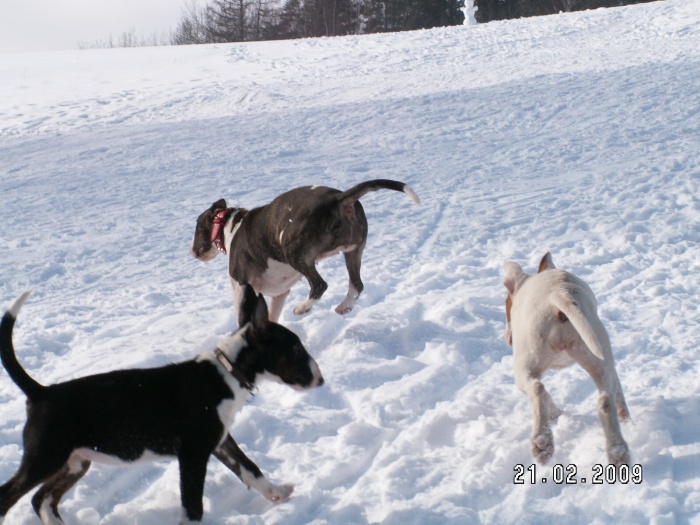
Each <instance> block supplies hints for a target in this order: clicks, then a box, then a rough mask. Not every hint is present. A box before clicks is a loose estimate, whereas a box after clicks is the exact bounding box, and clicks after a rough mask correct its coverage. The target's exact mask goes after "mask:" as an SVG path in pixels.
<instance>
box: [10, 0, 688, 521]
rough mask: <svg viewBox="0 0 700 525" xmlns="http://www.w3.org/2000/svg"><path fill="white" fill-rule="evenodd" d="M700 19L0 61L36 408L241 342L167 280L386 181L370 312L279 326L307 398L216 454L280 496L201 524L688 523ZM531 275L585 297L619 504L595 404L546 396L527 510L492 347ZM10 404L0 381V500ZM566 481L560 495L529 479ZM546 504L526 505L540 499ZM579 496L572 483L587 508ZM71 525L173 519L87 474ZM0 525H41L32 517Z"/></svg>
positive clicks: (271, 412)
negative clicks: (275, 487) (321, 205)
mask: <svg viewBox="0 0 700 525" xmlns="http://www.w3.org/2000/svg"><path fill="white" fill-rule="evenodd" d="M698 86H700V0H669V1H667V2H659V3H653V4H646V5H639V6H630V7H624V8H618V9H608V10H598V11H591V12H584V13H575V14H562V15H558V16H552V17H543V18H536V19H535V18H533V19H524V20H517V21H508V22H495V23H491V24H486V25H482V26H471V27H456V28H447V29H436V30H430V31H419V32H412V33H403V34H386V35H373V36H362V37H347V38H327V39H318V40H299V41H294V42H268V43H252V44H236V45H216V46H214V45H211V46H199V47H181V48H142V49H123V50H93V51H72V52H55V53H12V54H7V53H6V54H0V202H1V207H0V213H1V214H2V215H1V217H0V218H1V219H2V220H0V250H1V253H2V256H1V258H0V261H1V264H0V301H1V302H2V308H4V307H5V305H7V304H9V303H10V301H11V300H13V299H14V298H15V297H16V296H17V295H19V293H20V292H21V291H23V290H25V289H27V288H33V289H34V293H33V294H32V296H31V298H30V300H29V302H28V303H27V305H26V306H25V308H24V309H23V310H22V314H21V316H20V319H19V322H18V325H17V328H16V330H15V338H16V347H17V351H18V355H19V358H20V360H21V362H22V363H23V364H24V365H25V366H26V367H27V369H28V370H29V371H30V373H31V374H32V375H33V376H34V377H36V378H37V379H39V380H40V381H41V382H43V383H51V382H57V381H63V380H66V379H69V378H74V377H77V376H80V375H85V374H90V373H97V372H102V371H106V370H111V369H114V368H123V367H133V366H156V365H161V364H164V363H169V362H173V361H178V360H183V359H188V358H191V357H194V356H195V355H197V354H198V353H199V352H201V351H203V350H209V349H211V348H212V347H213V346H214V345H215V343H216V341H217V340H218V338H219V337H220V336H221V335H223V334H225V333H227V332H228V331H230V330H232V329H233V328H234V324H235V323H234V317H233V314H232V309H231V291H230V288H229V284H228V281H227V278H226V264H225V260H224V258H223V257H219V258H217V259H215V260H214V261H213V262H211V263H208V264H203V263H200V262H198V261H196V260H194V259H193V258H191V257H190V255H189V254H188V248H189V242H190V239H191V236H192V233H193V229H194V221H195V218H196V217H197V215H198V214H199V213H200V212H201V211H203V210H204V208H206V207H207V206H209V205H210V204H211V203H212V202H213V201H214V200H216V199H218V198H220V197H225V198H227V200H228V201H229V202H231V203H236V204H239V205H242V206H246V207H253V206H257V205H260V204H263V203H266V202H268V201H269V200H271V199H272V198H273V197H274V196H276V195H277V194H279V193H281V192H283V191H285V190H288V189H290V188H293V187H296V186H300V185H307V184H324V185H329V186H334V187H338V188H347V187H350V186H351V185H354V184H355V183H357V182H360V181H363V180H367V179H371V178H393V179H398V180H402V181H405V182H407V183H408V184H410V185H411V186H412V187H413V188H414V189H415V191H416V192H417V193H418V194H419V195H420V197H421V199H422V202H423V205H422V206H421V207H417V206H415V205H414V204H413V203H412V202H410V201H409V200H408V199H406V198H405V197H404V196H402V195H399V194H396V193H394V192H380V193H375V194H370V195H367V196H366V197H365V198H364V199H363V204H364V206H365V209H366V211H367V215H368V219H369V225H370V234H369V240H368V245H367V249H366V250H365V255H364V260H363V279H364V282H365V285H366V289H365V292H364V294H363V295H362V297H361V298H360V300H359V301H358V303H357V305H356V307H355V310H354V311H353V312H352V313H350V314H349V315H348V316H346V317H340V316H338V315H336V314H335V313H334V312H333V307H334V306H335V305H336V304H337V303H338V302H339V301H340V300H341V299H342V297H344V295H345V291H346V289H347V288H346V286H347V277H346V273H345V268H344V264H343V261H342V258H333V259H328V260H324V261H323V262H322V263H321V264H320V271H321V273H322V275H324V277H325V278H326V280H327V281H328V283H329V285H330V286H329V289H328V291H327V292H326V294H325V295H324V297H323V299H322V301H321V302H320V303H319V304H318V305H317V306H316V307H315V308H314V309H313V310H312V312H311V313H309V314H307V315H306V316H303V317H296V316H295V315H294V314H293V313H292V305H293V304H296V303H298V302H299V301H301V300H302V299H303V297H304V296H305V295H306V294H307V293H308V287H307V285H306V283H301V284H299V285H297V286H296V287H295V288H294V289H293V291H292V295H291V297H290V299H289V300H288V303H287V307H286V308H285V311H284V312H283V315H282V319H281V321H282V322H283V323H284V324H285V325H287V326H288V327H289V328H291V329H292V330H294V331H295V332H296V333H297V334H299V336H300V337H301V338H302V340H303V341H304V342H305V344H306V346H307V348H308V349H309V351H310V352H311V353H312V354H313V355H314V356H315V357H316V358H317V360H318V362H319V364H320V366H321V369H322V371H323V373H324V376H325V378H326V381H327V382H326V385H324V386H323V387H322V388H320V389H317V390H314V391H311V392H308V393H297V392H293V391H291V390H289V389H285V388H284V387H282V386H281V385H277V384H264V385H262V386H261V388H260V391H259V393H258V395H256V396H255V397H254V398H253V399H252V400H251V402H250V403H249V404H248V405H247V406H246V407H245V408H244V410H243V411H242V412H241V413H240V416H239V418H238V419H237V421H236V423H235V424H234V426H233V427H232V433H233V435H234V436H235V437H236V438H237V439H238V441H239V442H240V443H241V445H242V446H243V447H244V449H245V450H246V451H247V452H248V453H249V454H250V456H251V457H252V458H253V459H254V460H255V461H256V462H257V463H258V464H259V465H260V466H261V468H262V469H263V470H264V472H265V473H266V474H267V475H268V477H269V478H270V479H271V480H272V481H275V482H286V483H294V484H295V485H296V490H295V493H294V497H293V498H292V499H291V500H290V501H289V502H287V503H283V504H281V505H278V506H274V505H272V504H270V503H268V502H267V501H266V500H265V499H264V498H263V497H261V496H260V495H258V494H257V493H255V492H250V491H247V490H246V489H245V487H244V486H243V485H242V484H241V483H240V482H239V481H238V480H237V479H236V478H235V477H234V476H233V475H232V474H231V473H230V472H228V471H227V470H226V469H225V468H224V467H223V466H222V465H221V464H219V463H218V462H216V461H215V460H212V461H211V462H210V464H209V473H208V477H207V485H206V491H205V496H206V502H205V505H206V513H205V523H209V524H215V523H216V524H219V523H226V524H256V525H257V524H262V523H265V524H285V525H296V524H299V525H301V524H313V525H336V524H338V525H350V524H358V525H363V524H369V523H382V524H386V525H392V524H401V525H407V524H420V525H425V524H435V525H438V524H439V525H443V524H459V525H464V524H473V523H494V524H496V523H517V524H542V523H562V522H566V523H572V524H589V523H596V524H602V523H610V524H621V523H630V524H632V523H635V524H636V523H655V524H659V525H660V524H671V523H676V524H683V523H695V524H697V523H700V416H699V415H698V414H700V398H699V396H698V394H699V391H700V381H699V380H698V377H700V366H699V365H698V362H699V361H698V346H699V343H700V337H699V335H698V334H699V333H700V332H699V330H698V310H699V309H700V298H699V297H700V285H698V275H699V274H700V247H699V246H698V241H700V226H699V222H700V202H699V197H700V192H699V191H698V190H699V189H698V184H699V182H700V89H699V88H698ZM547 250H550V251H551V252H552V253H553V256H554V260H555V263H557V265H558V266H559V267H562V268H565V269H569V270H572V271H574V272H575V273H577V274H578V275H580V276H581V277H583V278H584V279H585V280H586V281H587V282H588V283H589V284H590V286H591V288H592V289H593V290H594V291H595V293H596V295H597V297H598V301H599V305H600V315H601V318H602V319H603V321H604V323H605V324H606V325H607V327H608V331H609V332H610V335H611V338H612V342H613V349H614V352H615V355H616V359H617V370H618V373H619V375H620V378H621V381H622V386H623V389H624V391H625V394H626V397H627V402H628V405H629V408H630V411H631V413H632V421H631V422H630V423H627V424H625V425H624V426H623V433H624V435H625V437H626V439H627V440H628V443H629V445H630V448H631V450H632V453H633V456H634V461H635V463H638V464H640V465H642V467H643V481H642V483H640V484H633V483H630V484H627V485H622V484H620V483H615V484H602V485H592V484H591V483H590V479H591V474H592V468H593V466H594V465H595V464H598V463H604V462H605V451H604V442H603V435H602V430H601V428H600V424H599V421H598V416H597V412H596V391H595V387H594V385H593V383H592V381H591V380H590V379H589V378H588V377H587V376H586V375H585V373H584V372H583V371H581V370H580V369H578V368H571V369H567V370H564V371H560V372H557V373H549V374H547V376H546V377H545V383H546V384H547V386H548V388H549V390H550V392H551V394H552V396H553V398H554V400H555V402H557V403H558V404H559V405H560V406H562V408H564V410H565V412H564V414H563V415H562V416H561V417H560V418H559V421H558V422H557V423H556V425H555V426H554V437H555V443H556V447H557V450H556V452H555V455H554V458H553V460H552V462H551V464H550V465H549V466H547V467H539V468H538V470H537V478H538V479H537V483H535V484H532V483H530V482H529V479H528V480H527V482H526V483H525V484H524V485H518V484H514V482H513V481H514V475H515V470H514V469H515V467H516V465H523V466H524V467H528V466H529V465H530V464H532V463H533V460H532V457H531V455H530V446H529V434H530V424H531V423H530V409H529V405H528V401H527V398H526V396H525V395H524V394H522V393H521V392H520V391H518V390H517V388H516V387H515V385H514V381H513V373H512V357H511V353H510V348H509V347H508V346H507V345H506V344H505V342H504V340H503V330H504V312H503V300H504V290H505V289H504V288H503V286H502V284H501V278H502V270H501V268H502V265H503V263H504V261H506V260H516V261H517V262H519V263H521V264H522V265H523V266H524V267H526V268H527V269H528V270H529V271H534V270H535V269H536V264H537V262H538V261H539V258H540V257H541V256H542V254H543V253H544V252H545V251H547ZM24 419H25V414H24V399H23V398H22V396H21V395H20V392H19V390H18V389H17V388H16V386H15V385H14V384H13V383H12V382H11V381H10V380H9V378H8V377H7V374H6V373H5V372H4V371H0V480H2V481H4V480H6V479H8V478H9V477H10V476H11V475H12V474H13V473H14V471H15V470H16V468H17V466H18V463H19V459H20V455H21V446H22V445H21V431H22V427H23V423H24ZM554 464H561V465H564V466H567V465H575V466H576V467H577V470H578V475H577V478H578V480H579V483H577V484H576V485H566V484H558V483H555V479H554V476H553V469H554V467H553V465H554ZM542 477H544V478H546V479H547V482H546V483H543V482H542V481H541V478H542ZM583 477H585V478H587V483H585V484H584V483H581V479H580V478H583ZM62 510H63V515H64V517H65V518H66V521H67V523H83V524H97V523H100V524H105V525H116V524H119V525H133V524H141V525H153V524H162V523H174V522H175V521H176V520H177V518H178V516H179V513H180V505H179V489H178V473H177V465H176V463H175V462H163V463H156V464H150V465H140V466H137V467H133V468H123V469H121V468H110V467H105V466H99V465H95V466H94V467H93V469H92V470H91V471H90V473H88V475H87V476H86V477H85V478H84V480H83V481H82V482H81V483H80V484H79V485H78V486H77V487H76V489H75V490H73V491H71V492H70V493H69V494H68V495H67V497H66V499H65V500H64V503H63V506H62ZM6 523H7V524H12V525H14V524H26V525H28V524H34V523H38V521H37V519H36V518H35V517H34V515H33V512H32V510H31V504H30V501H29V498H28V497H25V498H24V499H23V500H21V501H20V502H19V503H18V504H17V505H16V506H15V507H14V508H13V509H12V511H11V512H10V514H8V518H7V520H6Z"/></svg>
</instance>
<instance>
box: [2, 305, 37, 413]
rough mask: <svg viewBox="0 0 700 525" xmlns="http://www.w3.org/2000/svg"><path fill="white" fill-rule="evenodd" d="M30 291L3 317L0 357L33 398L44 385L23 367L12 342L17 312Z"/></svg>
mask: <svg viewBox="0 0 700 525" xmlns="http://www.w3.org/2000/svg"><path fill="white" fill-rule="evenodd" d="M29 293H30V292H24V293H23V294H22V295H20V296H19V297H18V298H17V299H16V300H15V302H14V303H12V306H10V308H9V309H8V310H7V312H5V315H4V316H3V317H2V322H1V323H0V358H2V364H3V366H4V367H5V370H7V373H8V374H10V378H11V379H12V380H13V381H14V382H15V383H16V384H17V386H18V387H20V389H22V392H24V394H25V395H26V396H27V397H28V398H29V399H30V400H32V399H36V398H37V397H39V395H40V394H41V391H42V390H44V387H43V386H42V385H40V384H39V383H37V382H36V381H35V380H34V379H32V378H31V377H30V375H29V374H28V373H27V372H26V370H25V369H24V368H22V365H20V364H19V361H17V356H16V355H15V347H14V345H13V344H12V330H13V329H14V327H15V321H16V319H17V314H18V313H19V311H20V309H21V308H22V305H23V304H24V301H26V300H27V297H29Z"/></svg>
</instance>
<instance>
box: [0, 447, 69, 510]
mask: <svg viewBox="0 0 700 525" xmlns="http://www.w3.org/2000/svg"><path fill="white" fill-rule="evenodd" d="M25 442H26V441H25ZM64 463H65V459H64V460H62V461H60V460H56V456H53V457H50V456H48V455H47V454H41V453H37V454H33V453H32V452H31V450H28V449H25V453H24V456H23V457H22V463H21V464H20V467H19V470H17V473H16V474H15V475H14V476H13V477H12V478H11V479H10V480H9V481H8V482H7V483H5V484H4V485H2V486H0V523H1V522H2V520H4V518H5V515H6V514H7V512H8V511H9V510H10V509H11V508H12V506H13V505H14V504H15V503H17V501H18V500H19V499H20V498H21V497H22V496H24V495H25V494H26V493H27V492H29V491H30V490H32V489H33V488H34V487H36V486H37V485H39V484H40V483H42V482H43V481H44V480H45V479H48V478H50V477H51V476H53V475H54V474H55V473H56V472H57V471H58V470H59V469H60V467H61V466H62V465H63V464H64ZM45 523H46V522H45ZM48 523H50V522H48Z"/></svg>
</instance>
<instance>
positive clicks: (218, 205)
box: [209, 199, 228, 215]
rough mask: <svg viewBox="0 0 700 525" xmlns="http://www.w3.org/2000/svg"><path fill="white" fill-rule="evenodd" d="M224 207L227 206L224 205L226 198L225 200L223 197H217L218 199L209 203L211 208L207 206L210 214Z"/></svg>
mask: <svg viewBox="0 0 700 525" xmlns="http://www.w3.org/2000/svg"><path fill="white" fill-rule="evenodd" d="M226 208H228V206H226V200H225V199H219V200H218V201H216V202H215V203H214V204H212V205H211V208H209V209H210V210H211V212H212V215H214V214H215V213H216V212H217V211H219V210H225V209H226Z"/></svg>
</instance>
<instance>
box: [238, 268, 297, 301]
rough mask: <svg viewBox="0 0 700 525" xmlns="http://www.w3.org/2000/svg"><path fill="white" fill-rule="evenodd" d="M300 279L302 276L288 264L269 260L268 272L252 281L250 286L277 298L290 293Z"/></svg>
mask: <svg viewBox="0 0 700 525" xmlns="http://www.w3.org/2000/svg"><path fill="white" fill-rule="evenodd" d="M299 279H301V274H300V273H299V272H298V271H296V270H295V269H294V268H292V267H291V266H289V265H288V264H285V263H282V262H279V261H275V260H273V259H268V260H267V270H265V272H264V273H263V274H262V275H260V276H258V277H254V278H253V279H251V281H250V285H251V286H252V287H253V288H254V289H255V291H257V292H259V293H262V294H264V295H268V296H270V297H277V296H278V295H282V294H283V293H286V292H287V291H289V289H290V288H291V287H292V286H294V285H295V284H296V283H297V282H298V281H299Z"/></svg>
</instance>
